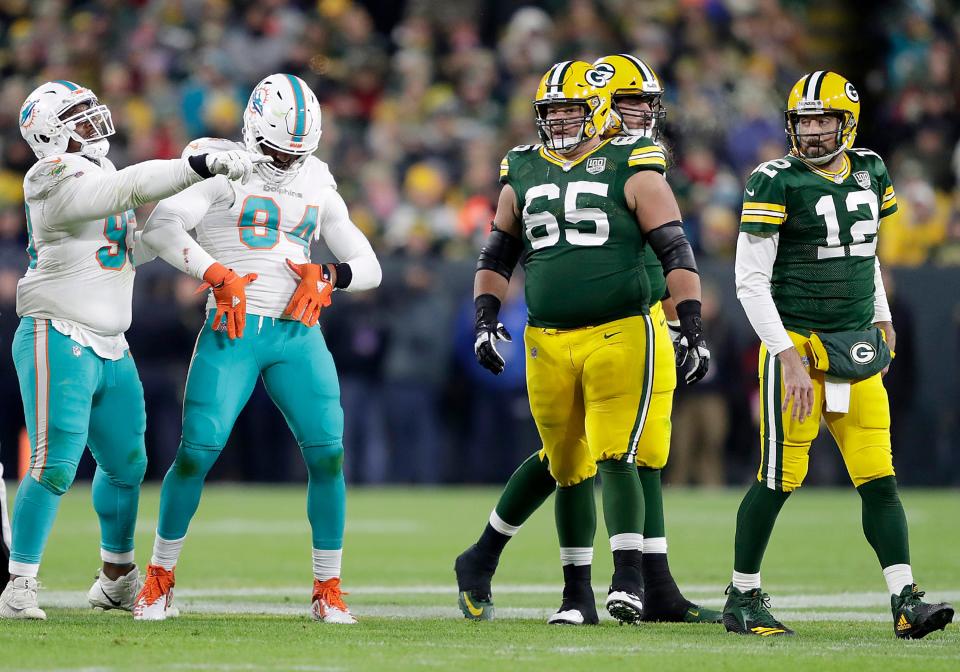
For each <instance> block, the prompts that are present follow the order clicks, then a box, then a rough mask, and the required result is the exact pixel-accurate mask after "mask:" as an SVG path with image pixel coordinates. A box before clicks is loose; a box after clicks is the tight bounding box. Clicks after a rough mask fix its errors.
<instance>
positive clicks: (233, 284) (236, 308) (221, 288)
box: [197, 262, 257, 340]
mask: <svg viewBox="0 0 960 672" xmlns="http://www.w3.org/2000/svg"><path fill="white" fill-rule="evenodd" d="M203 279H204V281H205V282H204V283H203V284H202V285H200V286H199V287H198V288H197V293H198V294H199V293H200V292H204V291H206V290H208V289H212V290H213V299H214V301H216V302H217V312H216V314H214V316H213V324H212V325H211V328H212V329H213V330H214V331H219V330H220V324H221V323H222V322H223V321H224V320H226V323H227V338H229V339H230V340H233V339H235V338H242V337H243V328H244V327H245V326H246V323H247V295H246V290H245V287H246V286H247V285H249V284H250V283H251V282H253V281H254V280H256V279H257V274H256V273H248V274H247V275H244V276H242V277H241V276H238V275H237V274H236V273H234V272H233V271H232V270H230V269H229V268H227V267H225V266H224V265H223V264H219V263H217V262H214V263H213V264H212V265H211V266H210V268H208V269H207V270H206V272H205V273H204V274H203Z"/></svg>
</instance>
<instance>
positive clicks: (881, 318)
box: [873, 258, 893, 322]
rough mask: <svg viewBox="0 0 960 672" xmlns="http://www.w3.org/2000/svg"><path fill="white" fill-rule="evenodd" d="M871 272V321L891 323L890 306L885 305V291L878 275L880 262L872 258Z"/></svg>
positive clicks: (881, 277) (881, 278)
mask: <svg viewBox="0 0 960 672" xmlns="http://www.w3.org/2000/svg"><path fill="white" fill-rule="evenodd" d="M874 263H875V266H874V271H873V321H874V322H893V316H892V315H891V313H890V305H889V304H888V303H887V290H886V289H884V287H883V276H882V275H881V274H880V260H879V259H876V258H874Z"/></svg>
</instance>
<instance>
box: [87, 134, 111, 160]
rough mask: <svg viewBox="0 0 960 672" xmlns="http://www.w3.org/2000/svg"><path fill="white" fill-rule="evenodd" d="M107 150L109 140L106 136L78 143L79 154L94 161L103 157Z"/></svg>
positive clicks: (108, 149)
mask: <svg viewBox="0 0 960 672" xmlns="http://www.w3.org/2000/svg"><path fill="white" fill-rule="evenodd" d="M109 151H110V141H109V140H107V139H106V138H101V139H100V140H93V141H92V142H84V143H83V144H82V145H80V154H81V155H83V156H85V157H87V158H88V159H94V160H96V161H99V160H100V159H102V158H103V157H105V156H106V155H107V153H108V152H109Z"/></svg>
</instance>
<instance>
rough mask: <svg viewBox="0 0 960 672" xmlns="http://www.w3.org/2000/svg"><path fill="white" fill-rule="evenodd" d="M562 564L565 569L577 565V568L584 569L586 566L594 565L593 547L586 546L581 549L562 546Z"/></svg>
mask: <svg viewBox="0 0 960 672" xmlns="http://www.w3.org/2000/svg"><path fill="white" fill-rule="evenodd" d="M560 564H561V566H563V567H566V566H567V565H576V566H577V567H582V566H584V565H591V564H593V546H584V547H580V548H578V547H571V546H561V547H560Z"/></svg>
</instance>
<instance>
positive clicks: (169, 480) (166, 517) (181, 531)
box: [154, 442, 220, 564]
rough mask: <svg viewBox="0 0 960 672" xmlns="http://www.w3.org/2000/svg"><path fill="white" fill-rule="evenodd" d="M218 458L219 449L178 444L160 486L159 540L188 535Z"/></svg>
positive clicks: (180, 537)
mask: <svg viewBox="0 0 960 672" xmlns="http://www.w3.org/2000/svg"><path fill="white" fill-rule="evenodd" d="M218 457H220V449H219V448H196V447H193V446H190V445H188V444H185V443H183V442H181V443H180V448H179V449H178V450H177V458H176V459H175V460H174V461H173V464H171V465H170V469H168V470H167V475H166V476H164V477H163V485H162V486H161V487H160V517H159V520H158V521H157V536H158V537H163V538H164V539H182V538H183V537H185V536H187V529H188V528H189V527H190V521H191V520H192V519H193V514H195V513H196V512H197V507H198V506H200V495H201V494H202V493H203V481H204V479H205V478H206V477H207V473H208V472H209V471H210V469H211V468H212V467H213V465H214V463H215V462H216V461H217V458H218ZM154 564H156V563H154Z"/></svg>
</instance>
